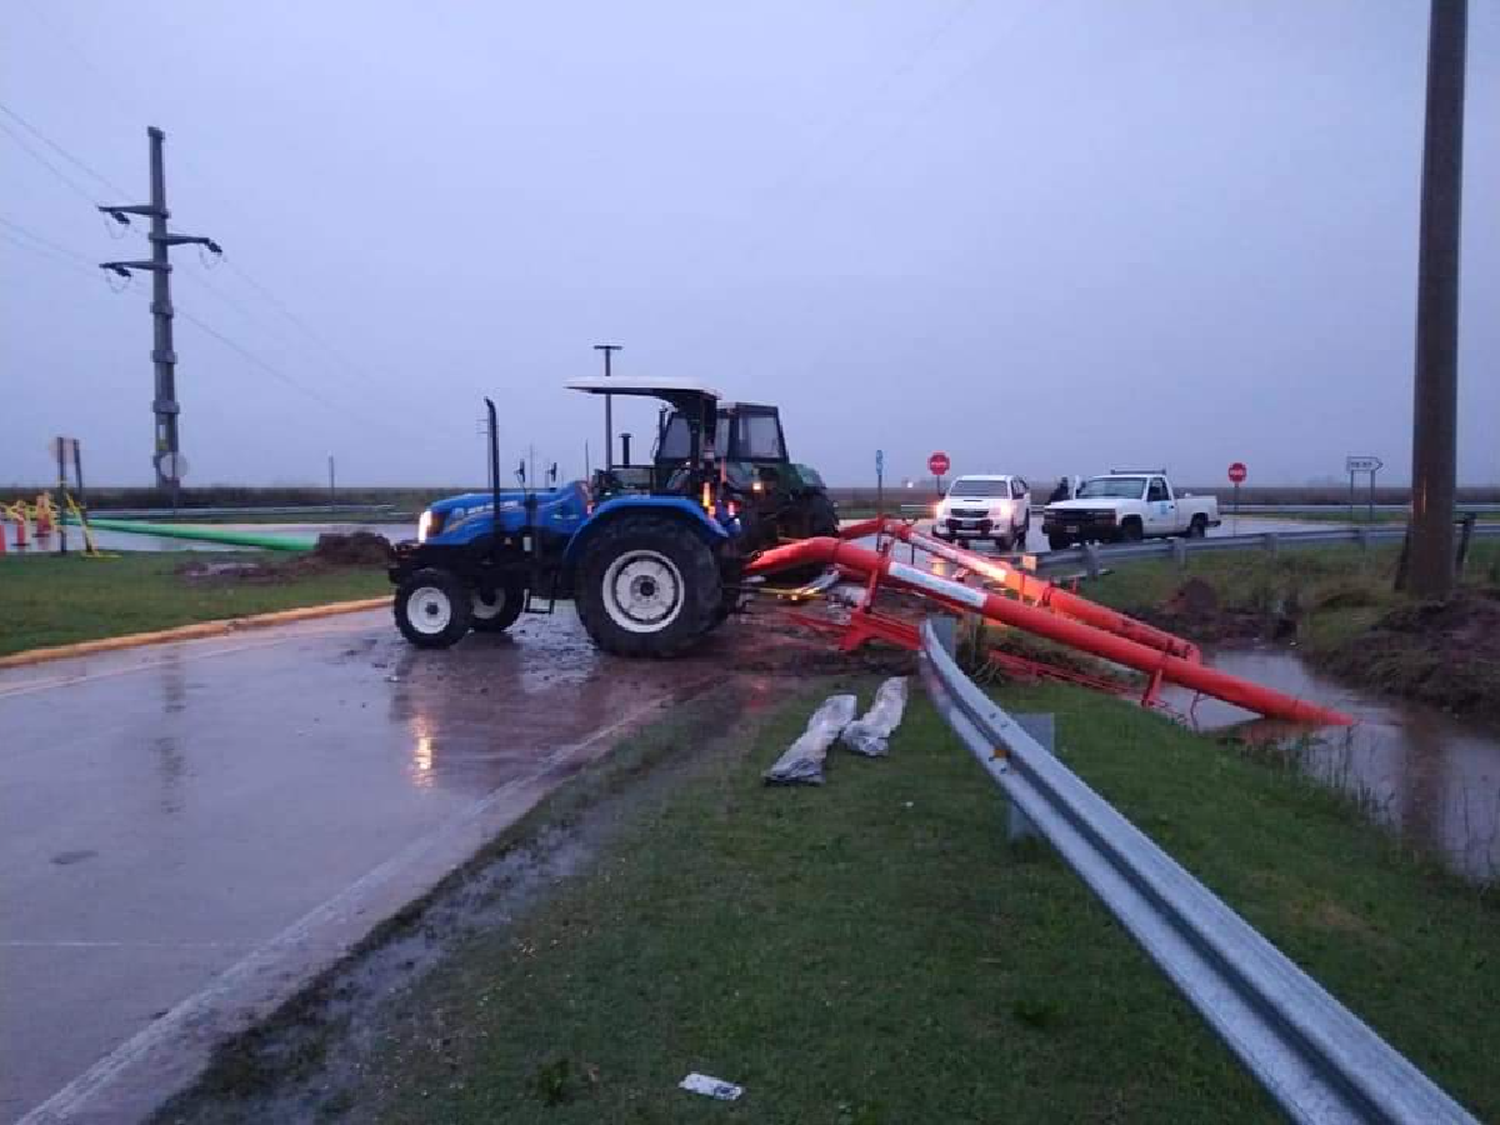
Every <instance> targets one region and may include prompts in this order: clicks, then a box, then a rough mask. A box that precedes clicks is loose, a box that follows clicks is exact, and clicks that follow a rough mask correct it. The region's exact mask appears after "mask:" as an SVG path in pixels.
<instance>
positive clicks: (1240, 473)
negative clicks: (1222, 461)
mask: <svg viewBox="0 0 1500 1125" xmlns="http://www.w3.org/2000/svg"><path fill="white" fill-rule="evenodd" d="M1249 475H1250V471H1249V470H1248V469H1246V468H1245V462H1243V461H1236V462H1235V463H1234V464H1232V465H1230V466H1229V481H1230V483H1231V484H1243V483H1244V482H1245V478H1246V477H1247V476H1249Z"/></svg>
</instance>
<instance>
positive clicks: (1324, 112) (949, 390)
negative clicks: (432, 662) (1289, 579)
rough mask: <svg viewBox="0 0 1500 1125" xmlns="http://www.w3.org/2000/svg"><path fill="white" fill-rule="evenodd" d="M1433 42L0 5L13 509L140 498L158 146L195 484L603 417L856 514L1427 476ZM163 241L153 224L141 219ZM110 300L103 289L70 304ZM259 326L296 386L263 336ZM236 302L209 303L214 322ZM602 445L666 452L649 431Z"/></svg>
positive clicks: (1205, 29) (1372, 31) (1078, 8)
mask: <svg viewBox="0 0 1500 1125" xmlns="http://www.w3.org/2000/svg"><path fill="white" fill-rule="evenodd" d="M1471 8H1472V15H1471V21H1472V22H1471V28H1470V39H1469V55H1470V64H1469V65H1470V72H1469V117H1468V145H1467V155H1466V161H1467V165H1466V185H1465V216H1464V242H1465V257H1464V305H1463V322H1462V331H1463V347H1462V353H1461V364H1462V366H1461V372H1460V388H1461V389H1460V411H1461V424H1460V451H1459V472H1460V479H1461V480H1467V481H1473V482H1478V481H1494V480H1497V479H1500V441H1497V440H1496V438H1495V436H1494V433H1495V429H1496V424H1497V422H1500V381H1497V379H1496V365H1497V361H1500V320H1497V318H1496V317H1495V316H1494V314H1493V310H1494V309H1495V307H1496V305H1497V300H1500V239H1497V234H1500V143H1497V142H1500V128H1497V126H1500V119H1497V112H1496V110H1497V104H1500V103H1497V98H1496V93H1497V80H1500V66H1497V64H1496V57H1497V51H1496V48H1497V46H1500V5H1497V4H1495V3H1490V2H1485V0H1479V2H1478V3H1475V4H1473V5H1471ZM1426 15H1427V4H1426V2H1425V0H1386V2H1384V3H1370V2H1368V0H1346V2H1339V0H1316V2H1312V3H1309V2H1308V0H1238V2H1231V0H1216V2H1213V3H1205V2H1202V0H1196V2H1192V0H1136V2H1133V3H1128V4H1126V3H1120V2H1119V0H1033V2H1026V3H1021V2H1001V0H972V2H965V0H946V2H944V3H937V2H928V3H916V2H914V0H906V2H902V3H894V2H876V0H864V2H860V3H855V2H853V0H845V2H837V3H836V2H821V3H820V2H813V0H785V2H776V3H771V2H756V3H739V4H705V3H690V2H687V0H681V2H676V3H667V2H660V3H651V2H647V0H632V2H631V3H626V4H621V3H603V2H600V3H581V2H580V3H550V4H521V3H509V4H478V3H467V4H460V3H455V2H447V3H415V2H408V3H393V2H386V0H361V2H360V3H358V4H354V3H348V2H346V3H317V4H309V3H305V2H290V0H260V2H257V3H253V4H247V3H243V2H234V3H229V2H192V3H189V2H188V0H175V2H166V0H133V2H132V3H129V4H126V3H124V2H118V3H103V2H84V0H10V2H9V3H7V4H6V5H5V8H4V14H3V16H0V21H3V28H4V38H3V58H0V101H3V103H4V104H5V105H7V106H9V107H10V109H11V110H12V111H14V112H15V113H17V114H19V115H20V116H21V117H22V118H24V119H25V121H26V122H28V123H29V124H30V125H32V126H34V127H35V128H36V129H38V130H40V131H41V132H42V133H44V134H45V135H46V137H47V138H49V139H50V140H51V141H53V142H55V143H56V144H58V145H61V146H62V147H63V148H64V149H66V150H67V152H68V153H70V154H72V155H74V156H76V157H79V158H81V159H82V160H83V161H85V162H86V163H87V164H88V165H89V166H90V167H92V168H93V169H95V170H96V171H97V172H99V173H101V174H102V175H103V176H104V177H106V178H107V179H109V180H111V181H113V182H114V183H116V184H118V185H121V186H123V187H125V188H126V189H127V190H128V191H130V192H131V193H132V198H129V199H123V200H122V199H119V198H116V197H115V193H114V192H112V191H111V190H110V189H109V188H108V187H106V186H104V185H103V184H101V183H98V182H96V181H95V180H94V179H93V178H92V177H91V176H90V175H89V174H88V173H87V172H85V171H82V170H80V169H79V168H77V167H76V166H74V165H72V164H70V163H68V161H67V160H66V159H65V158H64V157H62V156H60V155H59V154H58V153H57V152H56V151H54V150H52V149H50V148H48V147H47V145H46V144H45V143H44V142H42V141H40V140H38V139H37V137H36V136H35V135H33V134H31V133H28V132H27V131H26V130H25V129H24V128H23V127H22V126H20V125H19V124H18V123H17V121H16V120H15V119H14V118H13V117H8V116H4V115H0V125H3V126H5V127H7V128H8V129H9V130H11V131H12V132H14V133H16V134H17V135H19V136H20V137H21V138H22V139H23V140H25V141H26V142H27V143H29V144H30V145H31V146H32V147H33V148H34V149H35V150H36V151H37V152H38V153H40V154H41V155H42V156H44V157H46V158H47V159H48V160H50V161H51V162H52V163H53V164H54V165H56V166H57V167H58V168H59V169H60V170H61V171H62V172H64V173H66V174H67V175H68V177H69V178H70V179H72V180H74V181H75V182H76V183H77V185H78V186H80V187H82V188H84V189H86V190H85V191H84V192H82V193H79V192H75V191H74V190H73V189H72V188H70V187H68V186H66V185H64V184H63V183H61V182H60V181H59V180H58V179H57V178H56V177H55V176H54V175H53V173H52V172H49V171H48V170H47V169H46V168H45V167H43V166H42V165H41V164H40V163H38V162H37V161H36V160H35V159H33V158H32V157H31V156H29V155H27V154H26V153H25V152H24V151H23V150H22V149H21V148H20V147H19V146H18V145H17V144H16V142H15V141H14V140H13V139H12V137H10V136H7V135H4V134H3V133H0V152H3V154H4V164H3V167H4V169H5V175H4V177H3V181H0V218H3V219H4V220H5V221H6V222H5V224H0V253H3V254H4V255H5V258H4V260H5V265H6V270H5V276H6V283H5V288H4V296H3V300H0V389H3V392H4V397H3V402H4V410H3V415H4V418H5V423H4V430H5V432H4V438H3V440H0V482H12V481H32V480H39V479H42V478H43V477H44V476H45V474H46V472H47V465H46V454H45V448H46V442H47V439H48V438H49V437H50V436H51V435H52V434H54V433H59V432H61V433H68V434H73V435H76V436H78V437H80V438H82V439H83V442H84V449H85V451H86V455H87V460H88V466H87V468H88V470H89V472H90V475H91V476H92V477H93V478H94V479H95V480H98V481H101V482H106V481H107V482H111V483H149V480H150V462H149V455H150V445H151V433H152V416H151V413H150V400H151V397H152V396H151V366H150V357H149V351H150V331H151V329H150V323H149V317H148V313H147V308H146V303H147V302H146V300H145V297H144V294H145V292H146V290H147V289H148V288H149V286H148V285H147V284H146V279H145V278H142V279H141V280H140V281H139V282H137V285H136V288H135V290H134V291H133V292H129V293H125V294H114V293H111V292H110V291H109V290H108V289H107V288H106V286H105V284H104V282H103V281H102V280H99V279H97V278H93V277H91V276H89V274H90V272H91V271H90V270H88V269H86V268H85V267H84V266H83V265H82V264H81V263H80V262H79V261H76V260H74V258H73V257H60V256H58V254H57V253H56V251H54V250H52V249H50V248H46V254H48V255H50V256H43V255H41V254H38V253H35V252H33V251H29V250H23V249H21V248H20V246H18V245H17V241H19V242H21V243H25V244H27V245H28V246H31V247H33V248H35V247H36V246H37V243H36V242H35V241H34V240H33V239H32V238H30V237H27V236H26V235H22V234H19V233H17V231H16V229H15V228H14V227H13V226H10V225H6V224H20V226H22V227H24V228H25V229H26V230H27V231H29V232H32V234H34V235H38V236H40V237H42V238H44V239H46V240H48V242H49V243H52V244H56V245H57V246H60V247H62V248H64V249H65V251H66V252H67V254H69V255H74V256H76V257H77V258H80V259H82V260H83V261H85V262H92V261H96V260H103V259H105V258H112V257H136V256H144V254H145V253H146V243H145V241H144V239H143V238H141V237H139V236H138V235H130V236H129V237H128V238H127V239H125V240H123V241H111V239H110V237H109V236H108V234H107V232H106V230H105V225H104V222H103V221H102V220H101V219H100V218H98V217H97V216H95V215H93V214H91V213H90V210H89V203H88V199H87V198H85V196H89V195H91V196H95V197H96V198H97V200H98V201H99V202H139V201H143V200H144V196H145V191H146V175H145V174H146V164H145V160H146V138H145V127H146V126H147V125H148V124H157V125H160V126H161V127H162V128H164V129H165V130H166V131H167V134H168V155H167V160H168V164H167V167H168V189H169V193H170V197H171V198H170V202H171V205H172V209H173V213H174V225H175V227H176V229H179V230H183V231H186V232H189V233H203V234H210V235H212V236H214V237H215V238H217V239H218V240H219V241H220V242H222V243H223V244H224V246H225V248H226V251H227V254H228V258H229V259H230V263H229V264H227V265H225V266H222V267H221V268H220V269H218V270H217V271H216V272H211V273H210V272H206V271H205V270H204V268H203V267H202V266H201V265H200V263H199V260H198V256H197V252H196V251H194V250H192V249H191V248H189V249H187V250H185V251H178V252H177V256H176V259H175V260H176V262H177V263H178V269H177V271H176V273H175V275H174V285H175V287H176V297H177V302H178V306H179V309H180V310H183V311H185V312H186V313H190V314H192V315H193V316H195V317H197V318H198V319H199V320H201V321H202V322H203V324H206V325H208V326H210V327H212V328H213V329H214V330H215V331H217V332H219V333H221V334H222V335H224V336H227V337H229V338H230V339H232V340H233V341H234V342H235V343H236V344H238V345H240V346H241V347H242V348H244V349H247V350H248V351H249V352H250V353H251V354H252V355H254V356H255V357H256V358H257V359H258V360H259V361H260V362H261V363H262V364H265V365H269V367H270V368H272V369H274V371H275V372H276V373H277V374H275V375H273V374H271V373H269V372H268V371H267V370H265V368H264V367H262V366H257V365H256V363H253V362H252V361H251V360H249V359H247V358H245V356H243V355H242V354H240V353H238V352H236V351H234V350H231V349H230V348H229V347H227V346H226V345H224V344H223V343H221V342H220V341H218V340H216V339H214V338H212V337H210V336H208V335H206V334H205V333H204V331H203V330H202V329H200V328H199V327H198V326H197V325H194V324H191V323H185V322H183V321H182V320H179V322H178V352H179V357H180V367H179V380H178V385H179V397H180V399H181V401H182V404H183V414H182V435H183V437H182V441H183V449H184V452H185V454H186V455H187V457H188V459H189V461H190V463H191V465H192V472H191V478H190V481H189V483H197V484H206V483H219V482H231V481H232V482H247V483H262V484H266V483H293V482H312V481H317V480H319V479H321V477H322V475H323V472H324V467H323V466H324V461H325V458H326V455H327V454H328V453H329V452H330V451H331V452H333V453H335V454H336V455H337V457H338V461H339V466H340V476H341V477H342V478H343V479H344V480H347V481H349V482H351V483H356V482H357V483H369V484H396V483H440V482H450V481H464V480H473V479H477V478H480V477H482V475H483V461H482V459H481V458H482V443H481V440H480V439H479V438H478V437H477V436H476V433H475V423H476V420H477V419H478V417H479V414H480V411H481V409H482V406H481V402H480V396H481V395H482V394H484V393H491V394H493V395H494V396H495V398H496V399H497V401H498V403H499V404H500V407H501V428H502V437H503V439H504V442H503V444H504V447H505V452H506V456H507V457H513V456H514V455H515V453H516V452H517V451H519V450H520V449H523V448H524V446H525V445H526V443H527V442H533V443H534V444H535V446H536V449H537V452H538V459H539V461H541V460H549V459H552V458H556V459H558V460H560V461H561V462H562V467H563V471H564V472H565V473H568V474H570V475H580V474H581V472H582V467H583V465H582V462H583V443H584V441H585V439H588V440H589V441H590V442H591V443H592V451H593V456H594V458H595V462H596V463H597V460H598V457H599V446H600V444H601V434H602V424H601V423H600V420H599V419H600V412H599V409H598V404H597V403H596V402H594V401H593V400H589V399H585V398H584V397H583V396H580V395H577V394H575V393H573V392H568V391H565V390H563V389H562V384H563V383H564V381H565V380H567V379H569V378H572V377H576V376H580V375H592V374H596V373H597V370H598V360H597V356H596V354H595V353H594V352H592V351H591V350H590V345H592V344H594V343H596V342H600V341H605V340H608V341H612V342H617V343H621V344H623V345H625V351H624V352H623V353H621V355H620V356H619V357H618V365H617V370H618V371H619V372H620V373H622V374H631V375H647V374H661V375H672V376H691V377H697V378H701V379H703V380H704V381H706V382H708V383H710V384H712V385H717V386H719V387H721V388H722V389H723V390H725V391H726V392H729V393H731V394H732V395H734V396H736V397H740V398H743V399H747V400H761V401H770V402H776V403H779V404H780V405H781V406H782V408H783V411H784V416H785V422H786V427H787V432H788V437H789V440H790V441H791V443H792V447H793V452H794V454H795V455H796V456H797V457H798V458H799V459H801V460H805V461H808V462H811V463H812V464H815V465H817V466H818V467H819V468H821V469H822V470H823V472H824V475H825V476H827V477H828V478H829V479H830V480H831V481H833V482H835V483H864V482H866V481H870V480H873V476H874V470H873V455H874V450H875V449H876V448H877V447H883V448H884V449H885V451H886V464H887V473H888V474H889V475H890V476H891V477H894V478H899V477H901V476H903V475H917V474H919V473H921V472H923V471H925V470H924V469H923V467H922V466H923V464H924V463H925V460H926V457H927V454H928V453H929V452H930V451H931V450H933V449H936V448H942V449H945V450H947V451H948V452H949V453H950V454H951V455H952V457H953V461H954V465H955V469H956V470H959V471H1016V472H1022V473H1037V474H1040V473H1055V472H1062V471H1068V472H1080V473H1089V472H1096V471H1101V470H1104V469H1107V468H1109V467H1110V466H1111V464H1114V463H1121V462H1126V461H1130V462H1135V463H1150V464H1153V465H1155V464H1165V465H1167V466H1169V467H1170V468H1171V469H1172V470H1173V471H1174V472H1175V473H1176V475H1177V476H1178V477H1179V478H1180V479H1181V480H1183V481H1185V482H1188V483H1195V482H1196V483H1209V482H1218V481H1220V480H1222V479H1223V475H1224V468H1225V466H1226V465H1227V463H1228V462H1229V461H1231V460H1233V459H1236V458H1239V459H1242V460H1244V461H1246V462H1248V464H1249V466H1250V474H1251V477H1250V479H1251V483H1300V482H1303V481H1306V480H1309V479H1312V478H1316V477H1337V476H1338V475H1339V474H1340V472H1341V471H1342V466H1343V459H1344V456H1345V454H1348V453H1361V454H1364V453H1369V454H1376V455H1379V456H1381V457H1383V458H1384V459H1385V461H1386V463H1387V465H1388V466H1390V469H1391V471H1390V472H1388V474H1386V476H1387V477H1388V478H1389V480H1390V482H1391V483H1395V482H1397V481H1404V480H1405V479H1406V478H1407V476H1408V469H1409V458H1410V425H1411V365H1412V338H1413V321H1414V300H1415V298H1414V284H1415V273H1416V246H1417V243H1416V239H1417V202H1418V199H1417V189H1418V176H1419V169H1420V157H1421V113H1422V96H1423V82H1424V67H1425V55H1426V22H1427V21H1426ZM137 197H138V198H137ZM92 272H95V273H97V272H98V271H92ZM257 284H258V285H259V286H261V287H263V288H264V289H265V290H268V291H269V292H270V293H271V294H273V295H274V297H275V299H276V300H277V301H279V302H280V303H281V304H283V305H284V306H285V307H286V308H288V309H290V310H292V312H293V313H294V314H295V315H296V316H297V317H298V318H299V319H300V320H301V321H302V322H303V323H304V324H306V325H309V326H311V328H312V330H313V332H314V333H315V334H316V336H317V339H316V340H315V339H313V338H311V337H310V336H309V335H308V334H307V333H306V332H304V331H303V330H302V328H299V327H298V325H297V324H295V323H293V322H292V321H290V320H289V319H288V318H286V317H285V316H283V315H282V313H281V312H280V311H279V310H278V308H277V307H276V305H274V304H272V303H270V301H269V300H268V299H267V298H266V296H265V294H264V293H263V292H262V291H261V290H260V289H258V288H256V285H257ZM210 287H211V288H210ZM617 417H618V419H619V423H620V424H618V425H617V429H618V428H631V429H634V430H635V431H636V432H638V433H647V432H649V430H650V425H651V423H650V417H651V413H650V411H648V410H647V409H645V408H644V407H642V406H640V405H634V406H626V407H622V409H621V410H619V411H617Z"/></svg>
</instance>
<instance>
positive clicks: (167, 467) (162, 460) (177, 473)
mask: <svg viewBox="0 0 1500 1125" xmlns="http://www.w3.org/2000/svg"><path fill="white" fill-rule="evenodd" d="M157 465H158V466H159V467H160V468H161V475H162V476H164V477H166V478H167V479H168V480H181V479H182V478H183V477H185V476H187V474H188V460H187V458H186V457H184V456H183V455H182V454H181V453H163V454H162V455H161V456H160V457H158V458H157Z"/></svg>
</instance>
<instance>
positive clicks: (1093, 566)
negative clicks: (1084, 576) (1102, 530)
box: [1083, 543, 1099, 578]
mask: <svg viewBox="0 0 1500 1125" xmlns="http://www.w3.org/2000/svg"><path fill="white" fill-rule="evenodd" d="M1083 567H1084V570H1085V571H1087V573H1088V576H1089V577H1090V578H1098V577H1099V545H1098V544H1097V543H1085V544H1084V545H1083Z"/></svg>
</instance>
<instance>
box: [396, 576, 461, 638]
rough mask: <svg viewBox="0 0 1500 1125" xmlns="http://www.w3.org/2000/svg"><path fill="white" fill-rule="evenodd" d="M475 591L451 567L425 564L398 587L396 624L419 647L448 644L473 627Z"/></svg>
mask: <svg viewBox="0 0 1500 1125" xmlns="http://www.w3.org/2000/svg"><path fill="white" fill-rule="evenodd" d="M472 596H473V595H472V594H471V593H470V592H469V588H468V587H467V586H465V585H464V583H463V581H462V580H461V579H460V578H459V577H458V575H456V574H454V573H453V572H452V571H449V570H440V569H438V568H437V567H425V568H423V569H422V570H419V571H417V572H416V573H415V574H412V575H411V576H409V577H408V578H407V579H406V580H405V581H404V582H402V583H401V585H400V586H398V587H396V603H395V607H394V608H395V613H396V627H397V628H398V629H400V630H401V635H402V636H404V637H405V638H406V639H407V640H409V641H410V642H411V643H412V644H414V645H416V646H417V647H418V648H447V647H448V646H449V645H452V644H457V643H458V642H459V641H460V640H462V639H463V636H464V634H465V633H467V632H468V631H469V620H470V616H471V614H470V608H469V607H470V600H471V598H472Z"/></svg>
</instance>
